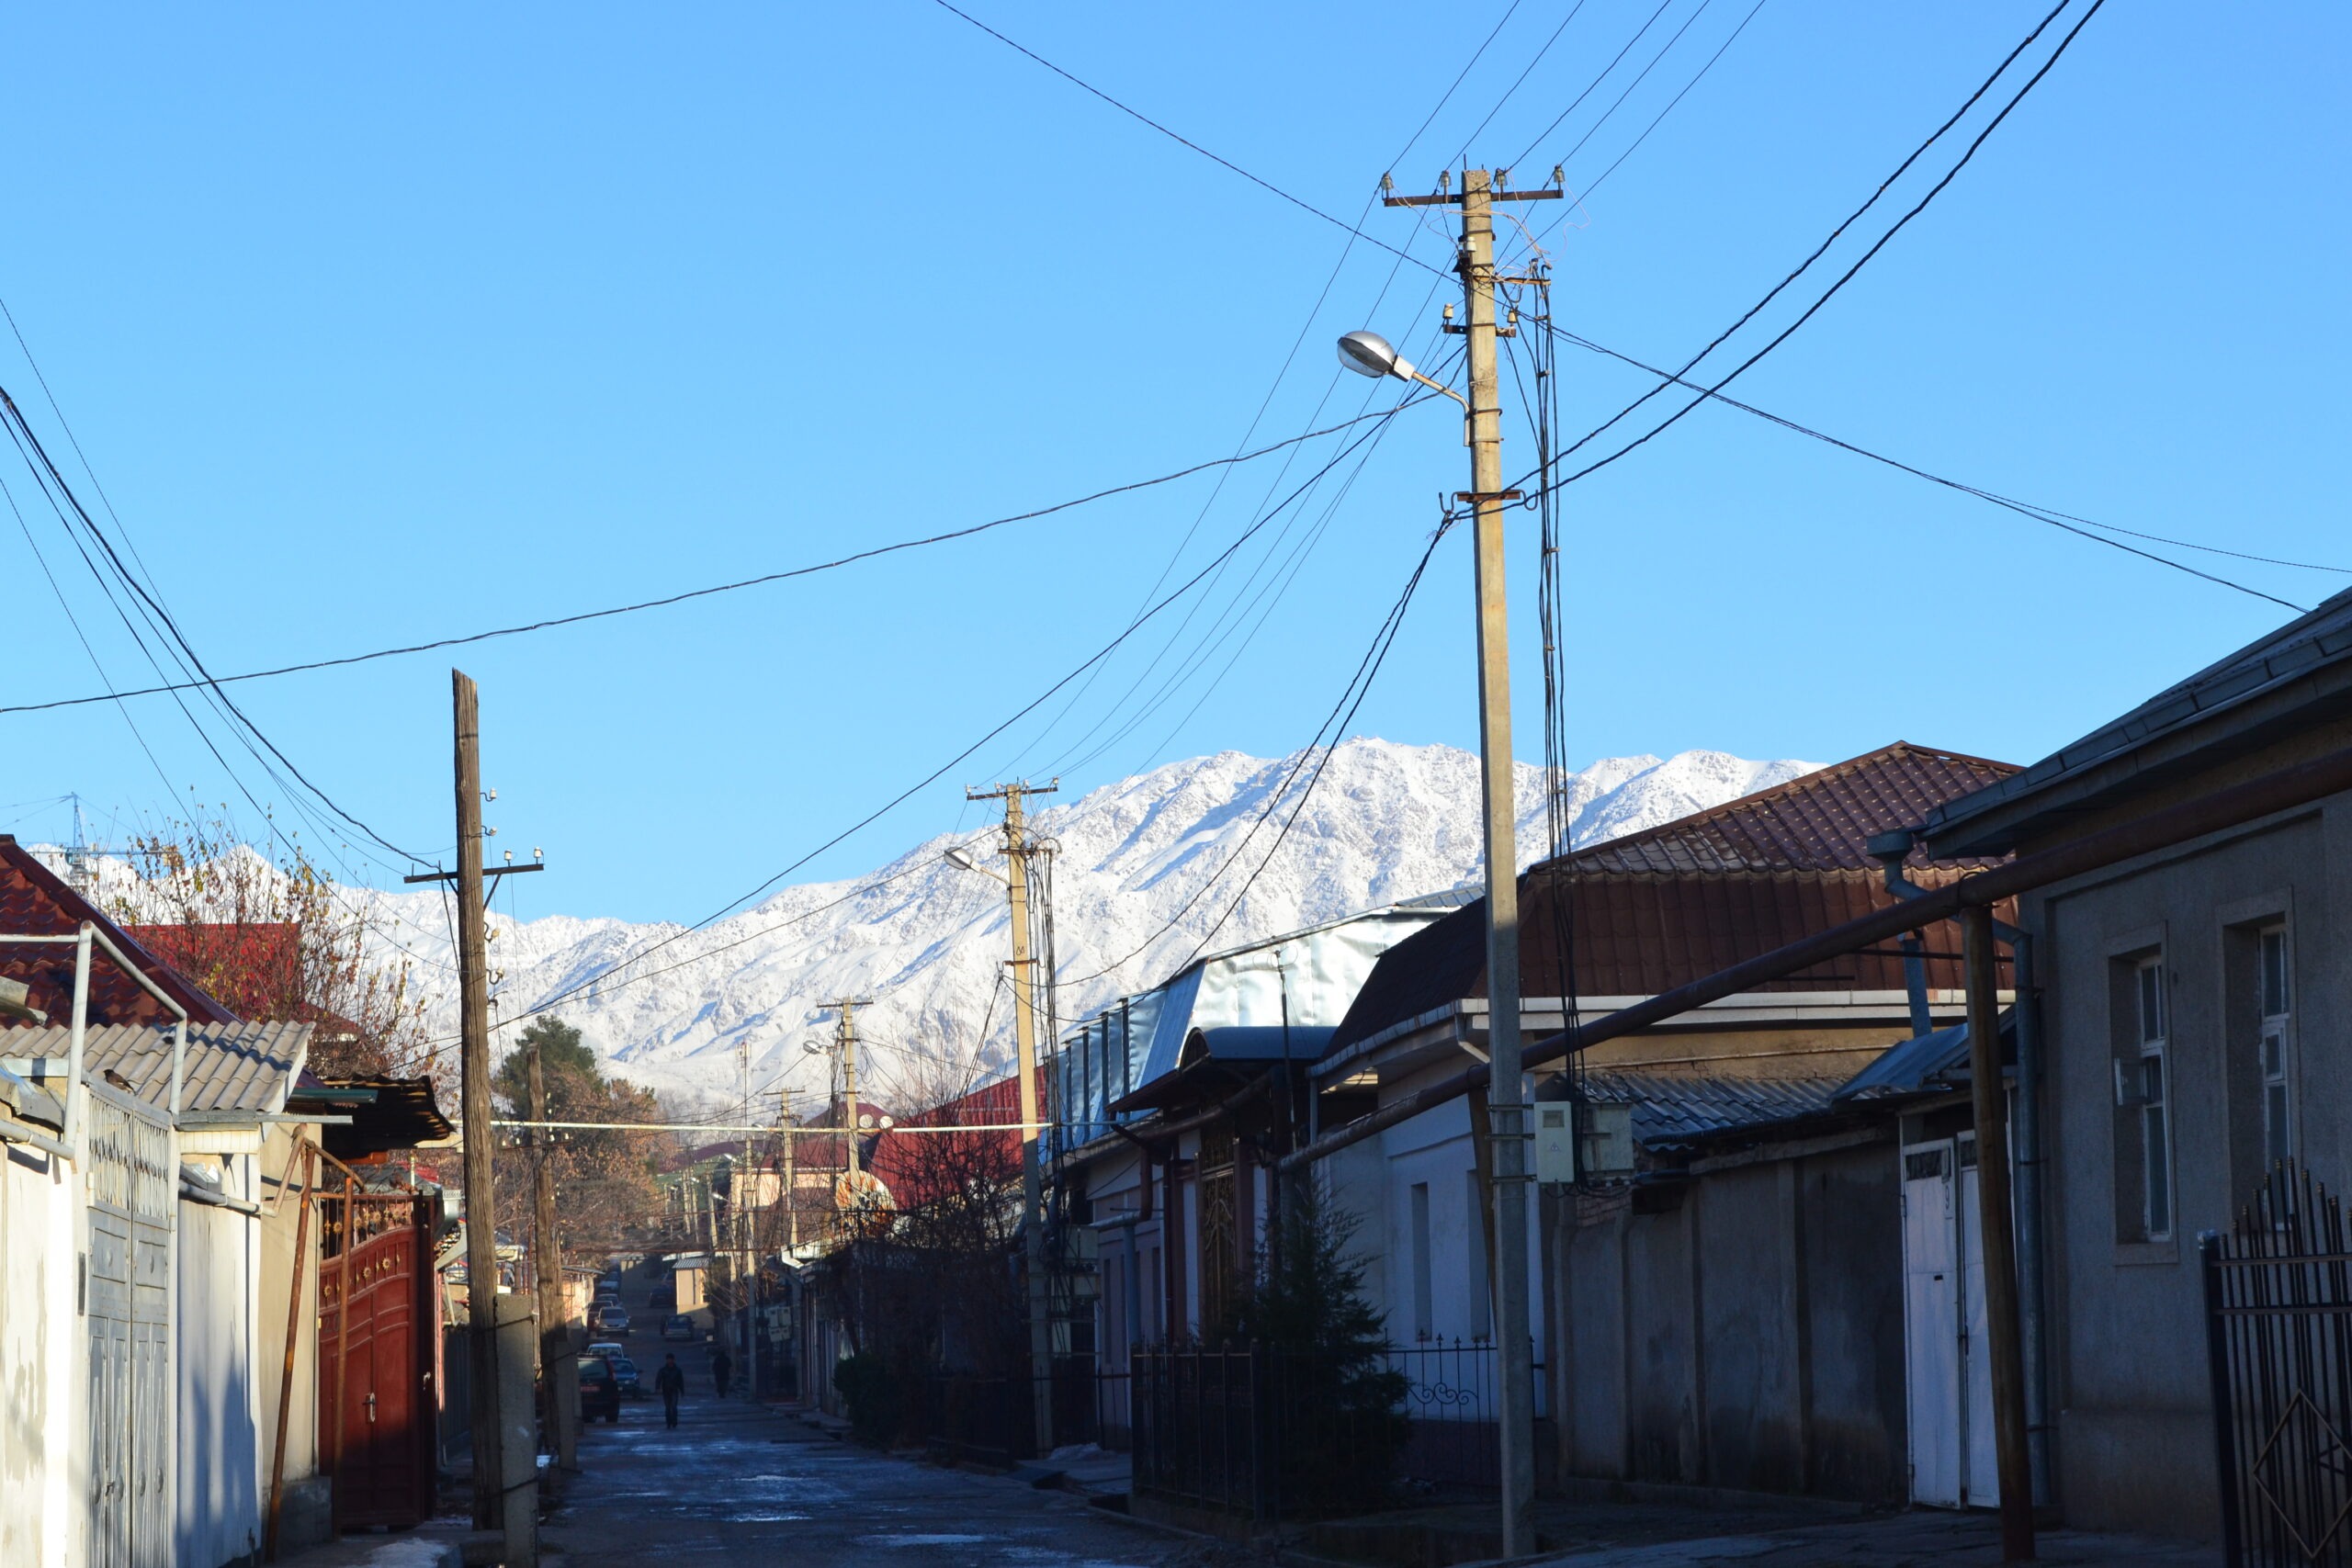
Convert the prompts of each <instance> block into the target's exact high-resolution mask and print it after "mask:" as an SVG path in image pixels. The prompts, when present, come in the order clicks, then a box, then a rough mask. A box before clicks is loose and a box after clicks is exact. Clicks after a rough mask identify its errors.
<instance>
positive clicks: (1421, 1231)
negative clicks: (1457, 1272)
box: [1409, 1181, 1436, 1339]
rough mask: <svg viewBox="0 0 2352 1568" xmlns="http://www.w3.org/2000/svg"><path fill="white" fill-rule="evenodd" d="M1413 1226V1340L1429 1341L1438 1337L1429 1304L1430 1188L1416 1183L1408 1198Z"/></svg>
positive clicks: (1423, 1182) (1428, 1185) (1427, 1184)
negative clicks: (1431, 1320) (1435, 1336)
mask: <svg viewBox="0 0 2352 1568" xmlns="http://www.w3.org/2000/svg"><path fill="white" fill-rule="evenodd" d="M1409 1196H1410V1199H1411V1203H1412V1225H1413V1238H1412V1239H1413V1337H1414V1338H1416V1339H1428V1338H1430V1337H1433V1336H1434V1335H1435V1334H1436V1328H1435V1325H1432V1324H1431V1323H1430V1316H1431V1312H1430V1306H1431V1303H1430V1184H1429V1183H1428V1182H1426V1181H1416V1182H1414V1183H1413V1189H1412V1191H1411V1193H1410V1194H1409Z"/></svg>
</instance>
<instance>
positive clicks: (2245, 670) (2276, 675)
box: [1920, 589, 2352, 840]
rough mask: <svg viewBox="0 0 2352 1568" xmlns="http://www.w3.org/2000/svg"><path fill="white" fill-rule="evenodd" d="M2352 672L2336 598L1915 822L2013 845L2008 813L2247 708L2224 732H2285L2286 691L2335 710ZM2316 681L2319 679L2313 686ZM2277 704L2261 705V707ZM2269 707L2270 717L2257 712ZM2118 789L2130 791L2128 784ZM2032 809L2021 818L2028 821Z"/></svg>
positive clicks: (2340, 598)
mask: <svg viewBox="0 0 2352 1568" xmlns="http://www.w3.org/2000/svg"><path fill="white" fill-rule="evenodd" d="M2346 665H2352V589H2347V590H2346V591H2345V592H2341V593H2338V594H2336V595H2335V596H2334V597H2333V598H2330V599H2328V600H2326V601H2324V603H2322V604H2320V605H2319V606H2318V607H2317V608H2315V609H2313V610H2312V611H2310V612H2309V613H2308V614H2305V615H2301V616H2299V617H2297V618H2296V619H2294V620H2291V621H2290V622H2288V623H2287V624H2286V625H2285V626H2280V627H2279V628H2278V630H2276V631H2274V632H2271V633H2270V634H2269V635H2267V636H2266V637H2257V638H2256V639H2255V640H2254V641H2253V642H2250V643H2248V644H2246V646H2245V647H2244V648H2242V649H2238V650H2237V651H2236V652H2235V653H2233V654H2231V655H2229V656H2228V657H2227V658H2225V659H2222V660H2218V661H2217V662H2215V663H2212V664H2209V665H2207V666H2206V667H2205V668H2204V669H2202V670H2199V671H2198V672H2197V673H2196V674H2194V675H2191V676H2189V677H2188V679H2187V680H2185V681H2182V682H2177V684H2175V685H2172V686H2169V687H2167V688H2165V690H2164V691H2161V692H2159V693H2157V694H2155V695H2154V696H2153V697H2150V698H2149V699H2148V700H2147V701H2146V702H2144V703H2142V704H2141V705H2139V706H2138V707H2135V708H2133V709H2131V711H2130V712H2129V713H2126V714H2124V715H2122V716H2120V717H2119V718H2116V719H2113V720H2111V721H2109V723H2106V724H2103V725H2101V726H2099V728H2097V729H2094V730H2092V731H2091V732H2090V733H2089V734H2088V735H2086V736H2084V737H2082V738H2081V739H2078V740H2075V741H2073V742H2071V743H2069V744H2068V745H2066V746H2064V747H2062V748H2060V749H2059V750H2056V751H2053V752H2052V753H2051V754H2050V755H2049V756H2047V757H2044V758H2043V759H2042V760H2041V761H2038V762H2036V763H2034V764H2033V765H2032V766H2031V767H2029V768H2026V769H2024V770H2022V771H2020V772H2018V773H2014V774H2012V775H2011V776H2009V777H2008V778H2006V779H2002V780H1999V781H1996V782H1993V783H1991V784H1988V785H1987V786H1986V787H1985V788H1984V789H1981V790H1978V791H1976V792H1974V793H1973V794H1970V795H1962V796H1961V797H1960V798H1958V799H1955V800H1950V801H1946V802H1943V803H1941V804H1939V805H1938V806H1936V807H1932V808H1931V809H1929V810H1928V811H1926V812H1923V813H1922V814H1921V817H1920V820H1921V822H1923V823H1924V825H1925V827H1926V829H1927V831H1928V833H1929V834H1930V835H1933V836H1937V837H1939V838H1944V839H1947V840H1950V839H1955V838H1957V839H1962V840H1966V839H1968V838H1971V837H1985V836H1986V835H1987V834H1988V833H1994V836H1997V837H2001V838H2003V839H2004V840H2015V839H2016V838H2017V837H2018V830H2017V829H2014V828H2012V829H2001V830H1999V831H1998V832H1997V833H1995V829H1996V824H1997V822H1998V820H1999V818H1996V817H1995V815H1994V814H1996V813H2002V814H2004V815H2007V813H2008V811H2009V810H2010V808H2012V807H2017V806H2018V804H2019V803H2021V802H2025V801H2029V800H2031V799H2032V798H2033V797H2035V796H2037V795H2044V794H2047V793H2049V792H2051V791H2052V790H2057V789H2059V788H2060V786H2062V785H2073V784H2083V785H2084V786H2085V787H2091V786H2092V784H2093V782H2094V781H2092V780H2090V779H2088V778H2087V777H2086V775H2094V774H2096V773H2098V772H2099V771H2100V770H2101V769H2102V768H2103V767H2105V766H2106V765H2108V764H2119V765H2120V764H2121V761H2122V760H2123V759H2125V758H2127V757H2130V756H2131V754H2132V753H2134V752H2137V751H2140V750H2143V749H2144V748H2147V747H2149V746H2151V745H2153V744H2155V743H2157V742H2160V741H2175V740H2176V739H2177V741H2178V742H2180V743H2182V744H2190V745H2191V749H2192V750H2194V745H2193V743H2192V742H2191V738H2190V735H2189V732H2191V731H2193V730H2195V729H2196V728H2198V727H2199V726H2203V725H2207V724H2210V723H2212V722H2213V721H2215V720H2218V719H2220V718H2221V717H2222V716H2224V715H2229V714H2232V713H2233V711H2234V710H2239V709H2244V708H2246V707H2248V706H2250V705H2253V706H2256V710H2257V711H2256V712H2255V713H2253V714H2251V715H2239V716H2238V717H2237V718H2236V719H2234V720H2233V722H2232V723H2231V724H2228V725H2218V726H2216V728H2218V729H2220V730H2222V731H2223V732H2226V731H2228V730H2230V729H2231V728H2244V727H2245V726H2246V725H2256V726H2258V725H2260V724H2262V723H2265V722H2269V723H2282V722H2290V721H2289V720H2288V719H2287V718H2286V717H2285V716H2283V714H2282V712H2281V711H2280V707H2281V705H2284V707H2285V708H2287V709H2292V708H2293V707H2294V706H2295V705H2296V701H2297V699H2296V698H2295V697H2294V696H2293V695H2292V694H2290V690H2289V689H2290V688H2291V687H2293V686H2295V685H2296V684H2297V683H2298V682H2312V685H2310V686H2307V687H2306V689H2305V694H2306V695H2308V696H2311V697H2312V698H2315V699H2321V700H2324V701H2326V702H2329V703H2333V704H2334V705H2335V706H2336V707H2338V708H2339V709H2340V707H2341V705H2342V704H2343V700H2344V687H2345V682H2344V673H2345V671H2344V668H2343V667H2345V666H2346ZM2314 678H2317V679H2316V680H2315V679H2314ZM2266 698H2276V699H2277V701H2276V702H2274V703H2270V704H2265V703H2264V699H2266ZM2265 707H2267V708H2268V709H2269V710H2270V711H2269V712H2268V713H2267V716H2266V714H2265V713H2264V712H2263V711H2262V709H2263V708H2265ZM2129 773H2130V770H2128V769H2127V776H2126V777H2125V778H2124V779H2122V780H2120V781H2119V784H2118V785H2117V786H2116V787H2125V788H2128V787H2130V785H2131V784H2132V783H2133V782H2135V781H2134V780H2133V779H2132V778H2131V777H2130V776H2129ZM2032 811H2033V808H2028V814H2029V815H2030V814H2032Z"/></svg>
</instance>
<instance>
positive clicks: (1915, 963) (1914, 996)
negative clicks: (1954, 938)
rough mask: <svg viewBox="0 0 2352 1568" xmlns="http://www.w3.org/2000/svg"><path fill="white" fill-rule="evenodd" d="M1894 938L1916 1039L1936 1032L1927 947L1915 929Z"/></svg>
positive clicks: (1912, 1034) (1912, 1029) (1912, 1032)
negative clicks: (1900, 956)
mask: <svg viewBox="0 0 2352 1568" xmlns="http://www.w3.org/2000/svg"><path fill="white" fill-rule="evenodd" d="M1898 864H1899V862H1898ZM1894 940H1895V942H1897V943H1898V944H1899V945H1900V946H1901V947H1902V949H1903V989H1904V990H1905V992H1906V993H1907V994H1908V995H1909V997H1910V998H1911V1038H1912V1039H1914V1040H1917V1039H1918V1038H1919V1036H1921V1035H1922V1034H1933V1033H1934V1032H1936V1017H1935V1014H1934V1013H1933V1012H1931V1011H1930V1010H1928V955H1927V949H1926V947H1925V946H1924V945H1922V944H1921V942H1920V941H1919V933H1918V932H1917V931H1905V932H1904V933H1903V934H1902V935H1901V936H1899V937H1897V938H1895V939H1894Z"/></svg>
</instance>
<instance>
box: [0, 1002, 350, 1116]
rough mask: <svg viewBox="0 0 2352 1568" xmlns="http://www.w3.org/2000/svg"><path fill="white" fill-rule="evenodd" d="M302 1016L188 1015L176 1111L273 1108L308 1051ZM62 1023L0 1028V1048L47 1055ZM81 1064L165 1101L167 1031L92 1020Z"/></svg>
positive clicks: (61, 1041)
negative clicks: (241, 1019)
mask: <svg viewBox="0 0 2352 1568" xmlns="http://www.w3.org/2000/svg"><path fill="white" fill-rule="evenodd" d="M73 1033H74V1032H73V1031H72V1030H70V1029H68V1028H66V1027H64V1026H63V1025H62V1024H51V1025H48V1026H46V1027H28V1028H17V1029H10V1030H6V1031H0V1054H5V1055H10V1056H54V1057H57V1058H58V1059H60V1060H61V1061H62V1059H63V1058H64V1056H65V1055H66V1053H67V1051H68V1050H69V1049H71V1047H72V1043H73ZM310 1049H311V1025H310V1024H307V1023H228V1024H223V1023H191V1024H190V1025H188V1031H187V1056H186V1058H185V1060H184V1061H183V1063H182V1066H181V1075H182V1076H181V1085H180V1109H181V1110H183V1111H256V1112H263V1111H279V1110H282V1109H284V1107H285V1104H286V1094H287V1091H288V1089H291V1088H292V1087H293V1085H294V1077H295V1075H296V1074H297V1073H299V1072H300V1070H301V1067H302V1059H303V1058H304V1057H305V1056H307V1055H309V1054H310ZM82 1060H83V1071H84V1072H85V1074H86V1075H87V1076H89V1077H94V1078H95V1077H101V1076H103V1075H104V1074H106V1073H107V1072H112V1073H113V1074H114V1075H115V1076H116V1077H119V1078H121V1079H122V1080H123V1081H124V1082H125V1083H128V1084H129V1085H130V1090H131V1092H132V1093H134V1094H136V1095H138V1096H139V1098H140V1099H141V1100H145V1101H146V1102H147V1103H148V1104H150V1105H156V1106H164V1107H168V1106H169V1105H170V1104H171V1101H172V1031H171V1030H170V1028H169V1027H164V1026H157V1025H153V1024H130V1023H119V1024H106V1025H101V1026H94V1027H92V1028H91V1029H89V1030H88V1031H87V1032H85V1035H84V1037H83V1043H82Z"/></svg>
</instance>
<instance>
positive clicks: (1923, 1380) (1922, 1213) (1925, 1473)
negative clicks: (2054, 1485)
mask: <svg viewBox="0 0 2352 1568" xmlns="http://www.w3.org/2000/svg"><path fill="white" fill-rule="evenodd" d="M1952 1210H1953V1183H1952V1146H1951V1140H1950V1139H1949V1138H1947V1139H1945V1140H1943V1141H1942V1142H1939V1143H1933V1144H1914V1145H1906V1146H1905V1148H1904V1150H1903V1335H1904V1346H1905V1362H1906V1367H1905V1383H1906V1385H1907V1387H1908V1390H1909V1396H1910V1432H1911V1500H1912V1501H1913V1502H1915V1503H1932V1504H1937V1505H1939V1506H1944V1507H1954V1508H1956V1507H1958V1506H1960V1503H1961V1470H1962V1463H1961V1456H1962V1446H1961V1439H1962V1424H1961V1423H1962V1417H1961V1410H1960V1398H1959V1395H1960V1339H1961V1324H1960V1281H1959V1274H1958V1269H1957V1262H1958V1241H1959V1235H1958V1232H1957V1231H1956V1230H1955V1228H1954V1215H1953V1213H1952Z"/></svg>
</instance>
